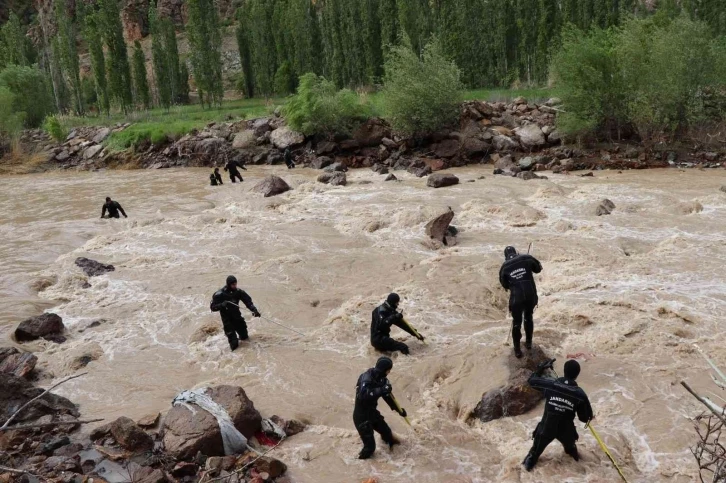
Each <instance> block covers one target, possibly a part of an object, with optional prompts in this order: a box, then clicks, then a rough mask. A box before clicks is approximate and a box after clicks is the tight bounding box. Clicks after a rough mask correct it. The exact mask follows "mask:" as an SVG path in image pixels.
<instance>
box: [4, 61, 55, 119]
mask: <svg viewBox="0 0 726 483" xmlns="http://www.w3.org/2000/svg"><path fill="white" fill-rule="evenodd" d="M0 86H2V87H5V88H7V89H8V90H9V91H10V92H11V93H12V94H13V96H14V98H13V104H12V110H13V112H14V113H24V115H23V121H24V125H25V127H28V128H34V127H38V126H40V125H41V124H42V122H43V120H44V119H45V116H46V115H48V114H50V113H51V112H52V111H53V98H52V96H51V94H50V90H49V88H48V84H47V83H46V80H45V75H44V74H43V73H42V72H41V71H40V70H39V69H38V68H36V67H28V66H19V65H9V66H7V67H6V68H5V69H3V70H2V71H0Z"/></svg>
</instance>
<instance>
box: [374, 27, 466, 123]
mask: <svg viewBox="0 0 726 483" xmlns="http://www.w3.org/2000/svg"><path fill="white" fill-rule="evenodd" d="M383 82H384V84H383V92H382V96H383V100H382V105H383V111H384V116H385V117H386V119H387V120H388V121H389V122H390V123H391V126H392V127H393V128H394V129H395V130H397V131H399V132H401V133H403V134H407V135H417V134H426V133H430V132H433V131H436V130H437V129H440V128H442V127H444V126H446V125H448V124H450V123H452V122H454V121H455V120H456V118H457V116H458V112H459V103H460V102H461V99H462V97H463V93H462V89H463V86H462V83H461V72H460V71H459V68H458V67H457V66H456V64H455V63H454V62H451V61H449V60H448V59H447V58H446V57H445V56H444V53H443V50H442V48H441V44H440V43H439V41H438V40H437V39H433V40H432V41H431V42H429V43H428V44H427V45H426V47H424V50H423V54H422V56H421V57H419V56H418V55H416V53H415V52H414V51H413V49H412V48H411V44H410V42H408V41H404V42H403V43H402V44H401V45H398V46H396V47H393V48H391V50H390V52H389V54H388V55H387V56H386V61H385V75H384V80H383Z"/></svg>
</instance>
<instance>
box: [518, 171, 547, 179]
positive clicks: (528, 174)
mask: <svg viewBox="0 0 726 483" xmlns="http://www.w3.org/2000/svg"><path fill="white" fill-rule="evenodd" d="M517 178H519V179H521V180H524V181H530V180H533V179H547V176H539V175H538V174H536V173H535V172H534V171H522V172H520V173H517Z"/></svg>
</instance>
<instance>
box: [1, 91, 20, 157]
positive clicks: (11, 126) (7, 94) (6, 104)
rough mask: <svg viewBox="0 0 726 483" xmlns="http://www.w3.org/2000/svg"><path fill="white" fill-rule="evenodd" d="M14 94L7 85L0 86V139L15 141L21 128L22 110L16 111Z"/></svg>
mask: <svg viewBox="0 0 726 483" xmlns="http://www.w3.org/2000/svg"><path fill="white" fill-rule="evenodd" d="M13 106H15V95H14V94H13V93H12V92H11V91H10V89H8V88H7V87H3V86H0V141H3V140H4V141H8V142H10V143H15V142H16V141H17V138H18V136H19V135H20V131H21V129H22V128H23V117H24V116H25V113H24V112H16V111H15V110H14V109H13Z"/></svg>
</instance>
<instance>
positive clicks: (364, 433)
mask: <svg viewBox="0 0 726 483" xmlns="http://www.w3.org/2000/svg"><path fill="white" fill-rule="evenodd" d="M391 369H393V361H392V360H391V359H389V358H388V357H381V358H380V359H378V361H377V362H376V367H372V368H370V369H368V370H367V371H366V372H364V373H363V374H361V375H360V377H359V378H358V384H357V385H356V386H355V409H353V422H354V423H355V429H357V430H358V434H359V435H360V439H361V440H362V441H363V449H362V450H361V452H360V454H358V459H361V460H365V459H368V458H370V457H371V456H372V455H373V452H374V451H375V450H376V439H375V437H374V435H373V431H375V432H377V433H378V434H380V435H381V438H383V441H384V442H385V443H387V444H388V446H389V447H390V448H391V449H393V446H394V445H397V444H400V443H401V442H400V441H399V440H398V439H396V437H395V436H393V432H392V431H391V428H390V427H389V426H388V424H387V423H386V421H385V419H383V416H382V415H381V413H380V412H378V398H383V400H384V401H386V404H388V407H390V408H391V409H392V410H393V411H396V412H397V413H398V414H400V415H401V417H404V418H405V417H406V410H405V409H403V408H401V411H400V412H399V411H398V409H397V408H396V403H395V402H394V401H393V396H391V391H392V390H393V388H392V387H391V383H390V382H388V379H387V378H386V376H388V374H389V373H390V372H391Z"/></svg>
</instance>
